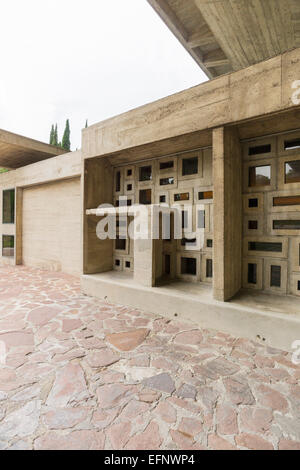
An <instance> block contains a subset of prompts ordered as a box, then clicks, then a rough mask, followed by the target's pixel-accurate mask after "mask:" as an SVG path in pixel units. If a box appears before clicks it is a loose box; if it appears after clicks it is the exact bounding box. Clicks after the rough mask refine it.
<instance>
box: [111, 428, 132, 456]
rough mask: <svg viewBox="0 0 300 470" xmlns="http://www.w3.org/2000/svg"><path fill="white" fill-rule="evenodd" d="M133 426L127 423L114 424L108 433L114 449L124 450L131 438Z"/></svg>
mask: <svg viewBox="0 0 300 470" xmlns="http://www.w3.org/2000/svg"><path fill="white" fill-rule="evenodd" d="M130 433H131V424H130V422H129V421H127V422H125V423H118V424H113V425H112V426H111V427H110V428H109V429H108V431H107V435H108V437H109V440H110V442H111V445H112V448H113V449H116V450H120V449H124V446H125V445H126V444H127V442H128V441H129V438H130Z"/></svg>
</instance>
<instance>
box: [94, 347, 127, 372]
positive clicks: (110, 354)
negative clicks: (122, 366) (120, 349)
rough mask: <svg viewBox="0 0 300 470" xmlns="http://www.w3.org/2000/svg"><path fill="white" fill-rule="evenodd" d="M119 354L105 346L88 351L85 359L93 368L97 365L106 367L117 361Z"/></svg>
mask: <svg viewBox="0 0 300 470" xmlns="http://www.w3.org/2000/svg"><path fill="white" fill-rule="evenodd" d="M119 360H120V356H119V355H118V354H117V353H115V352H114V351H113V350H112V349H109V348H105V349H101V351H97V352H92V353H89V354H88V355H87V357H86V361H87V363H88V364H89V366H91V367H92V368H93V369H97V368H98V367H106V366H110V365H111V364H114V363H115V362H118V361H119Z"/></svg>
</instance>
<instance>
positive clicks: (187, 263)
mask: <svg viewBox="0 0 300 470" xmlns="http://www.w3.org/2000/svg"><path fill="white" fill-rule="evenodd" d="M181 274H189V275H192V276H195V275H196V274H197V260H196V258H181Z"/></svg>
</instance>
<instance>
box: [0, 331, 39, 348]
mask: <svg viewBox="0 0 300 470" xmlns="http://www.w3.org/2000/svg"><path fill="white" fill-rule="evenodd" d="M0 341H3V342H4V343H5V345H6V350H7V351H8V350H9V349H10V348H13V347H22V346H33V345H34V337H33V333H32V332H31V331H30V332H23V331H12V332H10V333H2V334H0Z"/></svg>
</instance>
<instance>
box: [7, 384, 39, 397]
mask: <svg viewBox="0 0 300 470" xmlns="http://www.w3.org/2000/svg"><path fill="white" fill-rule="evenodd" d="M40 392H41V388H40V386H39V385H32V386H31V387H27V388H25V390H22V391H21V392H18V393H16V394H15V395H14V396H13V397H12V398H11V400H12V401H26V400H32V399H33V398H38V396H39V395H40Z"/></svg>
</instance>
